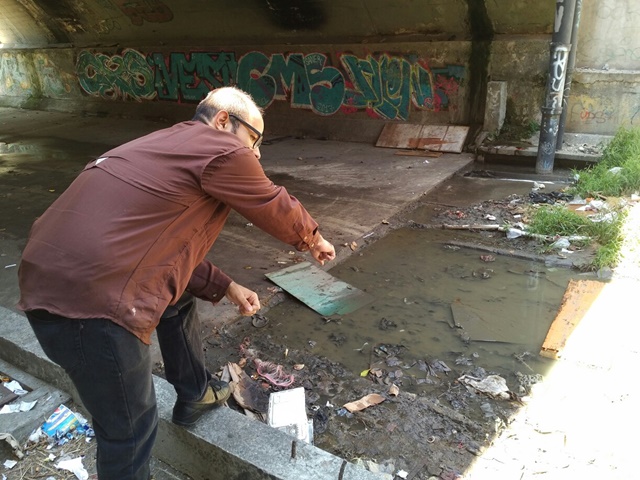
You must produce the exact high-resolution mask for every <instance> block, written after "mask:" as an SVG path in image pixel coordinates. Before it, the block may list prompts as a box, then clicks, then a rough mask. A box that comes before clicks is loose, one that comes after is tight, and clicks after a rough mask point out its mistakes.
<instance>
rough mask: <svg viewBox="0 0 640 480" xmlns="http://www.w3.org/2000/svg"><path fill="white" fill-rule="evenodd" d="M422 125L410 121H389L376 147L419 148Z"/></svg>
mask: <svg viewBox="0 0 640 480" xmlns="http://www.w3.org/2000/svg"><path fill="white" fill-rule="evenodd" d="M421 131H422V125H412V124H408V123H387V124H386V125H385V126H384V128H383V129H382V133H381V134H380V136H379V137H378V141H377V143H376V147H389V148H418V145H417V139H418V138H419V137H420V132H421Z"/></svg>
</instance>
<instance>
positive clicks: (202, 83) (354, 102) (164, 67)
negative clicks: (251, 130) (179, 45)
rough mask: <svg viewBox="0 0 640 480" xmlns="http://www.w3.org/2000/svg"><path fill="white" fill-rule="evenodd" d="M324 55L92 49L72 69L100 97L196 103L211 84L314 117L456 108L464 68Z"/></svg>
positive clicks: (396, 115) (388, 115)
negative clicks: (334, 59)
mask: <svg viewBox="0 0 640 480" xmlns="http://www.w3.org/2000/svg"><path fill="white" fill-rule="evenodd" d="M338 58H339V62H340V68H339V67H336V66H334V65H331V64H330V63H331V62H330V60H329V57H328V56H327V55H325V54H323V53H311V54H303V53H288V54H283V53H276V54H271V55H267V54H264V53H262V52H256V51H253V52H249V53H247V54H245V55H243V56H242V57H241V58H239V59H238V58H237V57H236V55H235V53H234V52H214V53H211V52H189V53H183V52H174V53H170V54H164V53H157V52H155V53H150V54H148V55H146V56H145V55H144V54H142V53H140V52H138V51H136V50H131V49H129V50H125V51H124V52H122V54H120V55H106V54H101V53H97V54H95V53H91V52H89V51H87V50H85V51H83V52H81V54H80V55H79V57H78V62H77V68H76V72H77V75H78V79H79V82H80V85H81V87H82V88H83V89H84V91H85V92H87V93H88V94H89V95H94V96H100V97H103V98H106V99H121V100H127V99H133V100H138V101H141V100H151V99H154V98H157V99H158V100H164V101H173V102H179V103H182V102H187V103H194V102H199V101H200V100H201V99H202V98H204V96H205V95H206V94H207V92H209V91H210V90H211V89H212V88H217V87H221V86H225V85H238V87H240V88H242V89H243V90H245V91H247V92H248V93H250V94H251V95H252V96H253V98H254V99H255V101H256V103H257V104H258V105H260V106H261V107H263V108H267V107H268V106H269V105H271V104H272V103H273V102H274V101H287V102H289V105H290V106H291V107H292V108H299V109H308V110H311V111H313V112H314V113H316V114H318V115H333V114H335V113H337V112H339V111H342V112H343V113H353V112H357V111H366V112H367V113H369V114H370V115H372V116H374V117H376V118H384V119H401V120H404V119H407V118H408V116H409V112H410V110H411V108H415V109H418V110H430V111H442V110H449V109H450V108H452V107H453V106H454V100H455V99H456V96H457V95H458V91H459V88H460V85H461V83H462V81H463V77H464V67H462V66H457V65H454V66H446V67H443V68H434V69H432V68H429V67H428V65H427V64H426V62H424V61H423V60H421V59H419V58H417V56H413V57H411V56H394V55H390V54H387V53H385V54H380V55H367V56H366V57H364V58H360V57H358V56H356V55H352V54H341V55H339V56H338Z"/></svg>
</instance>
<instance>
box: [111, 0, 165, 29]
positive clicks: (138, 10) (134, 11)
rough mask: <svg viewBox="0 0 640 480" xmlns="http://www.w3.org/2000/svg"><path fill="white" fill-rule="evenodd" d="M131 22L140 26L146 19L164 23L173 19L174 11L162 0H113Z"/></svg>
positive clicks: (151, 21)
mask: <svg viewBox="0 0 640 480" xmlns="http://www.w3.org/2000/svg"><path fill="white" fill-rule="evenodd" d="M112 1H113V2H114V3H115V4H116V6H117V7H118V8H119V9H120V10H121V11H122V13H124V14H125V15H126V16H127V17H129V19H130V20H131V23H133V24H134V25H135V26H137V27H139V26H141V25H142V23H143V22H144V20H146V21H147V22H150V23H163V22H170V21H171V20H173V12H172V11H171V9H170V8H169V7H168V6H167V5H165V4H164V2H162V0H138V1H137V2H132V1H131V0H112Z"/></svg>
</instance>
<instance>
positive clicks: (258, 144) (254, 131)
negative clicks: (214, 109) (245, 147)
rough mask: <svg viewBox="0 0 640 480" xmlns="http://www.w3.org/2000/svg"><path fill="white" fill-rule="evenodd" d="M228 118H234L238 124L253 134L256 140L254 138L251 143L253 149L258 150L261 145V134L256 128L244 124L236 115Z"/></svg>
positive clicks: (231, 114)
mask: <svg viewBox="0 0 640 480" xmlns="http://www.w3.org/2000/svg"><path fill="white" fill-rule="evenodd" d="M229 116H230V117H232V118H235V119H236V120H237V121H238V122H240V123H241V124H242V125H244V126H245V127H247V128H248V129H249V130H250V131H252V132H253V133H255V134H256V135H257V136H258V138H256V141H255V142H253V147H251V148H253V149H256V148H259V147H260V145H262V138H263V137H262V133H260V132H259V131H258V130H257V129H256V128H254V127H252V126H251V125H250V124H249V123H247V122H245V121H244V120H242V119H241V118H240V117H238V116H237V115H234V114H233V113H230V114H229Z"/></svg>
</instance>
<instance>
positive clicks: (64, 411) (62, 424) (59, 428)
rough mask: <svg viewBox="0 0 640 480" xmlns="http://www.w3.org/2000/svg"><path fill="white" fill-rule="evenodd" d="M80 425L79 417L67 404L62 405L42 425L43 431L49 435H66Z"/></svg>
mask: <svg viewBox="0 0 640 480" xmlns="http://www.w3.org/2000/svg"><path fill="white" fill-rule="evenodd" d="M78 425H80V420H78V417H76V415H75V414H74V413H73V412H72V411H71V410H69V409H68V408H67V407H66V406H64V405H60V406H59V407H58V408H56V409H55V411H54V412H53V413H52V414H51V416H50V417H49V418H48V419H47V421H46V422H44V425H42V431H43V432H44V433H46V434H47V435H48V436H49V437H54V436H58V437H60V436H64V435H66V434H67V433H68V432H70V431H71V430H73V429H75V428H76V427H77V426H78Z"/></svg>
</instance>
